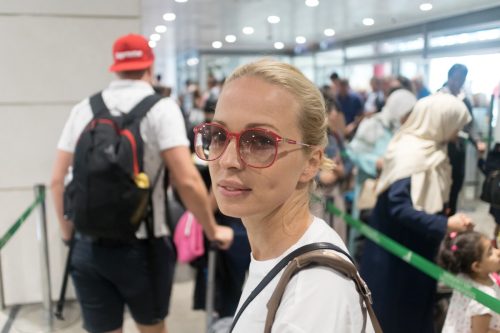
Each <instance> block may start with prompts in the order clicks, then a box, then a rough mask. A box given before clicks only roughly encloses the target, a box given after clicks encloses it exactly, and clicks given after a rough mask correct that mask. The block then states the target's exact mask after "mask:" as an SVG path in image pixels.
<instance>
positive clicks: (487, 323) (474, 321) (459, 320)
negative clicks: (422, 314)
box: [438, 231, 500, 333]
mask: <svg viewBox="0 0 500 333" xmlns="http://www.w3.org/2000/svg"><path fill="white" fill-rule="evenodd" d="M438 262H439V264H440V265H441V266H443V267H444V268H445V269H447V270H448V271H450V272H452V273H455V274H459V276H460V277H461V278H463V279H464V280H465V281H467V282H469V283H470V284H472V285H473V286H474V287H475V288H477V289H479V290H481V291H483V292H485V293H487V294H489V295H491V296H492V297H496V298H500V287H499V286H498V285H497V284H496V283H495V282H494V280H493V279H492V277H491V274H492V273H495V272H497V271H499V270H500V250H499V249H497V248H494V247H493V246H492V244H491V241H490V240H489V239H488V238H487V237H486V236H484V235H482V234H480V233H478V232H475V231H465V232H459V233H457V232H451V233H450V234H449V235H447V236H446V237H445V239H444V240H443V242H442V244H441V248H440V252H439V257H438ZM479 332H484V333H493V332H500V314H498V313H495V311H493V310H491V309H490V308H488V307H486V306H484V305H483V304H481V303H479V302H477V301H475V300H473V299H471V298H469V297H467V296H465V295H463V294H462V293H460V292H457V291H453V296H452V297H451V302H450V306H449V308H448V314H447V315H446V320H445V323H444V327H443V331H442V333H479Z"/></svg>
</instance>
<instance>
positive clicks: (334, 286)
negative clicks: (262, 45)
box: [233, 218, 373, 333]
mask: <svg viewBox="0 0 500 333" xmlns="http://www.w3.org/2000/svg"><path fill="white" fill-rule="evenodd" d="M315 242H329V243H332V244H334V245H337V246H339V247H340V248H342V249H343V250H345V251H346V252H347V249H346V247H345V245H344V243H343V242H342V240H341V239H340V237H339V235H338V234H337V233H336V232H335V231H334V230H333V229H332V228H330V227H329V226H328V225H327V224H326V222H325V221H323V220H321V219H319V218H314V221H313V222H312V224H311V225H310V226H309V228H308V229H307V231H306V232H305V234H304V235H303V236H302V237H301V238H300V240H299V241H298V242H297V243H296V244H295V245H293V246H292V247H290V248H289V249H288V250H287V251H286V252H285V253H283V254H282V255H281V256H280V257H278V258H275V259H270V260H265V261H258V260H255V258H253V256H252V258H251V262H250V269H249V276H248V280H247V282H246V284H245V287H244V289H243V293H242V295H241V298H240V303H239V305H238V309H239V307H241V305H242V304H243V302H244V301H245V300H246V299H247V297H248V295H249V294H250V293H251V292H252V290H253V289H254V288H255V287H256V286H257V285H258V284H259V282H260V281H261V280H262V279H263V278H264V276H265V275H266V274H267V273H268V272H269V271H270V270H271V269H272V268H273V267H274V266H275V265H276V264H277V263H278V262H279V261H280V260H281V259H282V258H283V257H285V256H286V255H287V254H288V253H290V252H292V251H293V250H295V249H297V248H299V247H301V246H303V245H306V244H310V243H315ZM341 256H342V255H341ZM346 260H348V259H346ZM282 273H283V272H281V273H279V274H278V275H277V276H276V277H275V278H274V279H273V280H272V281H271V282H270V283H269V284H268V285H267V286H266V287H265V288H264V289H263V290H262V291H261V293H260V294H259V295H257V297H255V299H254V300H253V301H252V302H251V303H250V304H249V305H248V307H247V308H246V309H245V311H243V313H242V314H241V317H240V319H239V320H238V322H237V323H236V326H235V328H234V330H233V332H234V333H256V332H263V331H264V324H265V320H266V315H267V302H268V301H269V299H270V298H271V295H272V293H273V292H274V289H275V288H276V285H277V284H278V281H279V279H280V277H281V275H282ZM237 312H238V311H237ZM367 317H368V319H367V324H366V325H367V330H366V332H373V327H372V324H371V322H370V319H369V316H368V313H367ZM362 325H363V314H362V312H361V306H360V296H359V294H358V292H357V291H356V287H355V285H354V282H353V281H352V280H351V279H348V278H346V277H345V276H344V275H342V274H341V273H338V272H336V271H334V270H332V269H330V268H326V267H315V268H312V269H306V270H303V271H300V272H299V273H298V274H297V275H295V276H294V277H293V278H292V279H291V280H290V282H289V283H288V285H287V288H286V290H285V293H284V295H283V299H282V301H281V304H280V307H279V308H278V312H277V313H276V318H275V321H274V324H273V328H272V332H273V333H292V332H293V333H299V332H300V333H306V332H307V333H311V332H314V333H326V332H328V333H334V332H342V333H350V332H352V333H359V332H361V328H362Z"/></svg>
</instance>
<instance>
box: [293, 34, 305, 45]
mask: <svg viewBox="0 0 500 333" xmlns="http://www.w3.org/2000/svg"><path fill="white" fill-rule="evenodd" d="M295 42H296V43H297V44H304V43H305V42H306V38H305V37H304V36H297V37H295Z"/></svg>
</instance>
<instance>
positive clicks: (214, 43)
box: [212, 40, 222, 49]
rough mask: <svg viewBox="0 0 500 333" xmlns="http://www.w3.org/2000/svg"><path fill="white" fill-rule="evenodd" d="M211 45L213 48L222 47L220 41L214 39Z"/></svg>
mask: <svg viewBox="0 0 500 333" xmlns="http://www.w3.org/2000/svg"><path fill="white" fill-rule="evenodd" d="M212 47H213V48H214V49H220V48H221V47H222V42H221V41H218V40H216V41H214V42H212Z"/></svg>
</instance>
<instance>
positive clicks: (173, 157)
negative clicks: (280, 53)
mask: <svg viewBox="0 0 500 333" xmlns="http://www.w3.org/2000/svg"><path fill="white" fill-rule="evenodd" d="M135 49H140V50H141V53H140V56H137V55H136V53H134V52H131V51H133V50H135ZM113 55H114V62H113V65H112V66H111V68H110V70H111V71H113V72H116V74H117V76H118V79H117V80H115V81H113V82H112V83H111V84H110V86H109V87H108V88H106V89H105V90H103V91H102V92H101V93H100V94H97V95H95V96H92V97H91V98H87V99H84V100H83V101H82V102H81V103H79V104H78V105H76V106H75V107H74V109H73V111H72V112H71V115H70V117H69V120H68V122H67V123H66V125H65V127H64V130H63V134H62V135H61V139H60V141H59V144H58V154H57V158H56V162H55V167H54V173H53V182H52V184H53V185H52V193H53V196H54V202H55V207H56V211H57V216H58V219H59V222H60V226H61V230H62V238H63V240H65V241H67V242H68V243H71V244H72V246H74V252H73V258H72V261H71V265H72V273H71V274H72V278H73V281H74V283H75V288H76V292H77V296H78V299H79V301H80V304H81V306H82V313H83V319H84V327H85V329H86V330H88V331H89V332H121V330H122V324H123V310H124V306H125V305H126V306H128V308H129V309H130V312H131V314H132V317H133V318H134V320H135V321H136V323H137V325H138V327H139V330H140V331H141V332H148V333H149V332H151V333H154V332H166V331H167V329H166V324H165V320H164V319H165V318H166V316H167V314H168V309H169V298H170V290H171V287H172V278H173V272H174V268H175V250H174V249H173V248H172V244H171V239H170V238H169V237H168V236H167V235H168V234H169V231H168V228H167V227H166V226H167V225H169V226H170V227H171V228H175V225H174V224H172V223H170V224H169V223H167V222H166V219H168V209H166V207H165V202H166V201H167V199H166V198H165V193H166V191H165V189H166V188H167V187H168V186H171V187H172V188H174V190H175V193H176V194H175V198H176V199H177V200H178V201H179V202H180V203H181V204H182V205H183V207H184V209H186V210H189V211H191V212H192V213H193V215H194V216H195V217H196V219H197V220H198V221H199V222H200V223H201V224H202V226H203V228H204V230H205V235H206V242H207V245H208V242H210V241H211V242H215V243H216V244H218V246H219V248H220V249H221V250H220V251H219V262H220V264H219V265H218V268H217V281H218V283H217V285H216V290H218V293H217V301H216V305H215V309H216V312H217V313H218V314H219V316H220V317H232V316H234V315H235V314H236V319H235V320H234V322H233V323H232V327H231V330H232V332H264V331H266V332H270V331H271V326H272V331H273V332H359V331H366V332H372V331H377V332H378V331H379V326H378V325H379V324H378V322H377V320H373V319H371V320H370V319H369V320H368V321H367V320H366V314H365V313H364V312H363V309H364V308H365V307H364V306H363V304H361V307H359V306H354V305H357V304H359V303H360V302H359V299H360V297H359V294H358V292H359V290H358V289H359V288H358V289H356V286H355V284H354V283H353V282H352V280H351V279H350V278H349V277H346V276H344V275H343V274H341V273H339V272H337V271H335V270H331V269H328V268H326V267H317V268H314V269H308V270H305V271H303V272H300V273H299V274H297V276H296V277H295V278H293V279H291V280H290V283H289V284H288V286H287V287H286V288H287V289H286V291H285V293H284V295H283V298H282V299H281V303H280V307H279V310H278V312H277V314H276V316H275V317H274V318H273V320H272V321H271V322H268V321H265V319H266V313H267V306H266V304H267V301H268V300H269V298H270V297H271V296H272V294H273V291H274V289H275V288H276V286H277V285H278V281H279V279H280V274H279V273H278V275H277V276H276V277H274V278H273V279H271V280H270V281H268V282H269V283H268V284H267V285H264V286H260V284H261V281H263V280H265V277H266V275H267V274H268V272H269V271H271V270H272V268H273V267H274V266H275V265H277V264H278V263H279V262H280V260H281V259H283V258H285V257H286V256H287V255H289V254H290V253H292V252H293V251H294V250H296V249H299V248H301V247H302V246H306V245H311V244H316V243H318V242H322V243H329V244H333V245H334V246H336V247H337V248H338V249H339V250H340V251H341V254H339V256H340V257H341V258H342V259H344V260H346V261H348V260H350V256H349V253H350V255H351V256H352V257H354V258H355V259H356V261H357V264H358V267H359V270H360V273H359V274H360V276H361V277H362V278H363V279H364V280H365V281H366V283H367V284H368V287H369V288H370V289H371V292H372V295H373V307H374V310H375V314H376V315H377V317H378V321H379V322H380V326H381V328H382V330H383V331H384V332H434V331H435V330H436V323H435V320H434V312H433V311H434V305H435V300H436V281H435V280H433V279H432V278H430V277H428V276H427V275H425V274H423V273H422V272H420V271H418V270H417V269H415V268H413V267H411V266H410V265H409V264H408V263H406V262H404V261H402V260H400V259H398V258H396V257H394V256H393V255H391V254H390V253H389V252H387V251H386V250H384V249H382V248H380V247H379V246H378V245H377V244H375V243H373V242H371V241H369V240H365V239H364V237H363V236H362V235H361V234H359V233H357V232H356V230H354V229H352V228H349V227H348V226H347V225H346V224H345V222H344V221H343V220H341V219H339V218H337V217H334V216H333V215H331V213H329V211H328V210H327V209H326V206H327V204H328V203H333V204H334V205H335V206H337V207H338V208H340V209H341V210H344V211H347V212H348V213H350V214H351V215H352V216H353V217H354V218H356V219H361V220H363V221H364V222H366V223H368V224H369V225H370V226H372V227H373V228H375V229H377V230H378V231H380V232H382V233H384V234H385V235H387V236H389V237H391V238H392V239H393V240H395V241H397V242H399V243H400V244H402V245H404V246H406V247H407V248H409V249H410V250H412V251H414V252H415V253H418V254H420V255H421V256H423V257H425V258H427V259H428V260H431V261H435V260H436V257H437V256H438V253H439V258H440V259H439V262H440V263H441V264H442V265H443V266H444V267H446V268H449V269H450V271H452V272H454V273H461V274H463V276H465V277H466V278H468V279H469V280H471V281H472V282H474V283H475V285H476V286H477V287H478V288H480V289H484V290H486V292H488V293H490V294H492V295H493V296H494V297H497V298H498V297H500V289H499V288H498V286H497V285H496V284H494V282H493V280H492V279H491V278H489V275H488V274H490V273H493V272H496V271H498V270H500V252H499V251H498V250H496V249H494V248H491V246H489V245H488V242H487V238H486V236H481V235H479V234H477V233H475V232H473V231H472V229H473V228H474V223H473V221H472V220H471V219H470V218H469V217H468V216H467V215H465V214H463V213H460V212H457V211H458V204H457V202H458V198H459V193H460V190H461V188H462V185H463V181H464V175H465V171H464V170H465V146H466V145H467V144H468V143H467V142H468V141H470V143H471V144H472V145H474V147H475V148H476V149H477V150H478V152H479V153H480V154H482V153H483V152H484V151H485V150H486V149H487V147H486V145H485V144H484V143H483V142H482V140H481V137H480V134H479V133H478V130H477V127H476V126H475V125H474V121H473V118H472V105H471V103H470V101H469V99H468V98H467V95H466V94H465V93H464V90H463V85H464V82H465V79H466V76H467V68H466V67H465V66H464V65H460V64H456V65H454V66H453V67H451V69H450V70H449V73H448V78H447V80H444V84H443V87H442V88H441V89H440V90H439V91H438V92H434V93H431V92H430V91H429V90H428V89H427V88H426V87H425V85H424V84H423V79H422V78H421V77H415V78H413V80H409V79H408V78H405V77H403V76H395V77H390V78H379V77H374V78H372V79H371V81H370V86H371V88H372V90H371V91H370V92H369V93H367V94H363V95H362V94H359V93H357V92H355V91H354V90H353V89H351V87H350V85H349V80H348V79H347V78H342V77H340V76H339V75H338V74H337V73H333V74H332V75H331V76H330V79H331V85H327V86H323V87H321V88H318V87H316V86H315V85H314V84H313V83H312V82H311V81H309V80H308V79H307V78H306V77H305V76H304V75H303V74H302V73H301V72H300V71H299V70H298V69H296V68H295V67H293V66H291V65H288V64H285V63H282V62H279V61H275V60H271V59H263V60H260V61H256V62H253V63H249V64H246V65H243V66H241V67H239V68H237V69H236V70H235V71H234V72H233V73H232V74H231V75H230V76H229V77H228V78H227V79H226V80H223V81H221V80H216V79H215V78H214V77H213V76H210V77H209V80H208V82H207V90H206V91H202V90H201V88H200V87H199V86H198V85H197V84H195V83H193V82H191V81H187V82H186V86H185V89H184V91H183V92H182V94H180V95H179V98H178V99H177V100H175V99H174V98H172V97H167V96H170V94H171V90H170V89H166V88H164V87H160V86H156V88H155V89H154V90H153V86H154V85H155V84H156V83H157V82H155V79H154V75H153V67H152V65H153V61H154V54H153V52H152V50H151V49H150V48H149V46H148V45H147V41H146V40H144V38H142V37H140V36H137V35H127V36H124V37H122V38H121V39H118V40H117V41H116V43H115V44H114V47H113ZM155 92H156V93H157V94H161V95H163V97H164V98H161V99H159V100H158V101H156V100H155V101H154V102H152V104H151V105H150V110H145V112H143V113H142V114H141V117H139V118H137V119H135V118H134V117H132V116H131V115H132V114H135V113H137V112H136V109H137V108H138V107H139V106H140V105H141V104H143V102H144V101H145V100H146V99H147V98H148V96H150V95H152V94H154V93H155ZM96 96H97V97H96ZM96 100H100V101H101V102H102V103H100V104H96V102H95V101H96ZM96 105H97V106H96ZM136 105H138V106H136ZM96 109H97V110H96ZM120 117H123V118H124V120H116V119H118V118H120ZM136 120H137V128H136V129H135V130H134V129H133V128H132V127H130V128H129V127H126V126H132V125H131V124H133V123H134V121H136ZM112 122H114V124H115V125H113V126H114V127H115V129H116V128H118V127H119V128H121V132H120V131H118V132H119V133H122V135H121V136H119V138H118V139H117V140H122V141H119V142H120V144H117V145H116V147H122V146H123V145H124V143H123V140H124V138H123V137H125V139H126V140H129V141H130V140H132V141H130V142H134V144H131V147H132V149H135V147H136V146H137V147H141V148H140V149H138V150H137V152H138V153H137V154H138V155H139V156H140V158H139V160H140V162H137V163H136V160H134V164H133V166H134V168H133V170H134V171H133V175H134V177H135V179H136V180H137V179H138V178H140V177H139V174H140V173H144V174H145V177H146V178H147V179H149V183H148V184H149V185H148V186H146V188H147V187H149V193H150V194H149V198H147V199H145V200H146V201H145V202H146V203H147V204H144V205H143V206H144V207H146V206H148V207H150V209H145V210H144V212H143V213H141V214H142V215H141V217H142V218H143V219H142V220H143V221H144V223H142V222H139V224H138V225H137V229H134V230H133V231H134V232H136V231H137V233H136V236H135V237H131V238H127V239H115V238H113V237H107V236H106V237H104V236H103V234H102V233H99V232H101V231H99V230H97V231H95V232H94V231H93V230H91V228H90V227H85V226H86V224H85V223H88V222H87V221H88V220H91V219H96V217H97V216H99V215H98V214H97V213H95V212H94V211H93V210H92V209H94V208H93V206H92V204H90V203H89V202H90V199H88V200H87V201H86V203H85V205H84V207H83V208H81V207H79V206H78V205H79V204H81V202H82V199H81V198H82V197H85V198H88V196H89V193H97V192H96V189H95V188H91V189H86V188H85V186H87V185H88V184H98V183H99V182H102V177H103V176H102V175H103V169H104V166H105V165H107V164H110V165H111V164H112V165H113V168H115V169H113V170H115V171H114V172H122V171H116V170H118V168H117V165H120V166H121V165H125V167H124V168H126V167H127V165H128V164H127V163H125V162H123V158H124V157H123V154H124V153H118V150H116V151H115V152H114V153H113V151H111V152H110V151H109V148H108V146H105V145H104V144H103V145H100V146H99V145H97V144H96V145H95V149H89V148H88V146H89V145H92V144H95V142H96V141H98V140H104V139H102V138H103V137H105V136H106V137H110V136H111V135H112V134H110V133H111V132H110V131H109V130H107V132H106V130H105V129H103V128H104V127H105V125H109V124H110V123H112ZM108 127H109V126H108ZM118 132H116V131H115V132H113V133H115V134H116V133H118ZM82 133H83V134H82ZM123 133H125V135H123ZM129 133H131V134H129ZM459 133H460V134H461V135H459ZM86 137H89V138H92V139H88V140H86V139H85V140H82V139H81V138H86ZM233 139H234V140H233ZM107 140H110V139H107ZM134 140H135V141H134ZM82 141H85V142H83V143H82ZM129 141H126V142H129ZM108 142H109V141H108ZM84 145H87V146H84ZM127 145H128V143H127ZM141 145H143V146H141ZM111 148H113V147H111ZM99 149H101V150H99ZM116 149H118V148H116ZM120 149H122V148H120ZM96 151H102V152H101V153H97V155H95V154H96V153H95V152H96ZM93 154H94V155H93ZM120 154H122V155H120ZM137 154H136V155H137ZM115 155H116V156H115ZM136 155H134V156H135V157H134V159H137V156H136ZM110 156H111V157H110ZM82 161H84V162H82ZM120 163H121V164H120ZM130 165H132V164H131V163H130ZM136 165H137V166H136ZM71 166H73V174H74V177H73V178H74V179H73V181H72V182H73V183H75V182H77V184H79V185H78V186H73V187H72V188H75V189H74V190H72V191H71V192H72V193H70V197H69V198H68V199H67V198H66V196H63V193H64V192H65V190H64V188H65V177H66V176H67V173H68V170H69V169H70V167H71ZM490 169H491V168H490ZM492 169H493V170H495V167H493V168H492ZM120 170H121V169H120ZM488 172H489V171H488ZM92 177H94V178H92ZM94 179H95V180H94ZM117 179H118V178H117ZM117 179H115V180H114V181H115V182H117V181H118V180H117ZM158 179H162V180H161V181H158ZM99 184H100V183H99ZM137 184H139V182H137ZM93 186H97V185H93ZM102 186H104V185H102ZM79 191H80V192H79ZM92 191H93V192H92ZM66 192H67V191H66ZM112 199H113V200H114V201H113V200H110V201H112V204H115V205H116V204H117V202H118V203H119V201H120V200H121V199H120V198H112ZM66 200H69V201H70V202H71V201H72V202H73V207H72V210H71V211H68V212H67V209H66V206H65V203H66ZM110 204H111V203H110ZM139 206H140V205H139ZM141 207H142V206H141ZM96 209H97V208H96ZM495 209H496V208H494V207H493V210H492V213H498V212H497V210H495ZM120 214H122V215H119V214H117V215H119V216H118V217H116V216H114V215H113V216H110V215H109V214H108V215H106V219H108V220H109V219H116V218H120V217H122V218H123V216H124V215H123V214H125V213H120ZM499 215H500V214H496V215H495V218H496V222H497V223H500V220H499V219H498V218H499ZM142 220H141V221H142ZM77 221H78V223H77ZM105 222H106V221H103V223H105ZM75 226H76V228H75ZM89 230H90V231H89ZM170 232H172V230H170ZM494 232H495V233H498V228H496V229H495V231H494ZM491 236H493V231H492V235H488V238H491ZM494 236H495V238H496V234H495V235H494ZM468 243H471V244H468ZM440 248H441V250H440ZM469 253H472V254H470V255H469ZM192 265H193V267H194V268H195V269H196V272H197V273H196V291H195V293H194V300H195V302H194V303H195V304H194V307H195V308H196V309H201V308H203V306H204V303H205V299H204V295H205V288H206V268H207V262H206V256H205V257H202V258H199V259H197V260H196V261H195V262H193V263H192ZM123 269H125V270H126V273H125V272H122V270H123ZM120 272H122V273H120ZM247 275H248V276H247ZM125 277H126V278H125ZM256 290H258V291H256ZM468 307H471V308H473V310H474V311H472V310H471V312H470V315H466V316H465V317H463V316H462V318H461V321H460V322H458V321H456V320H454V319H452V318H455V317H458V316H460V314H461V311H463V310H464V309H466V308H468ZM467 314H469V312H467ZM499 322H500V316H499V315H498V314H496V313H494V312H491V311H488V309H487V308H484V307H482V306H480V305H478V304H476V303H473V304H471V302H470V301H469V300H468V299H467V298H466V297H465V296H462V295H460V294H453V297H452V299H451V305H450V311H449V318H447V319H446V323H445V325H444V327H445V328H444V331H443V332H458V331H457V329H458V328H457V327H459V326H457V325H460V327H468V328H470V329H469V330H466V329H465V328H464V330H463V332H483V331H480V330H476V328H477V327H481V328H485V330H484V332H499V326H498V325H499ZM437 329H440V328H437ZM488 329H489V330H488ZM460 332H462V331H460Z"/></svg>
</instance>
